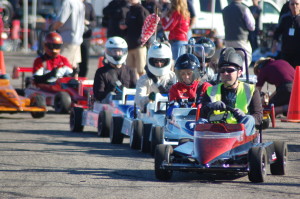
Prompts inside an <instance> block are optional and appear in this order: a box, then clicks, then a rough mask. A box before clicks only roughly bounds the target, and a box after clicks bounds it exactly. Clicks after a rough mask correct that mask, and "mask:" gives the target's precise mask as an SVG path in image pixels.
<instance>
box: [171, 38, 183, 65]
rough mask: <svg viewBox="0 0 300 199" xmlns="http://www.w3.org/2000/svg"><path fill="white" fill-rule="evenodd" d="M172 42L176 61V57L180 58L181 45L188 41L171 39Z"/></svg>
mask: <svg viewBox="0 0 300 199" xmlns="http://www.w3.org/2000/svg"><path fill="white" fill-rule="evenodd" d="M170 44H171V48H172V54H173V60H174V61H176V59H177V58H178V53H179V49H180V46H181V45H183V44H187V41H177V40H171V41H170Z"/></svg>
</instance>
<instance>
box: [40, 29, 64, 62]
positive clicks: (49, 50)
mask: <svg viewBox="0 0 300 199" xmlns="http://www.w3.org/2000/svg"><path fill="white" fill-rule="evenodd" d="M62 44H63V39H62V37H61V36H60V34H58V33H57V32H50V33H48V34H47V35H46V36H45V38H44V47H45V52H46V54H47V55H49V56H51V57H55V56H56V55H58V54H59V53H60V49H61V46H62Z"/></svg>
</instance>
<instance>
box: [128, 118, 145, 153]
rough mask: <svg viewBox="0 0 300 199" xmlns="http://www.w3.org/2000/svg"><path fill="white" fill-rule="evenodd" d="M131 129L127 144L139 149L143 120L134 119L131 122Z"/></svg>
mask: <svg viewBox="0 0 300 199" xmlns="http://www.w3.org/2000/svg"><path fill="white" fill-rule="evenodd" d="M131 129H132V131H131V135H130V143H129V146H130V148H132V149H140V148H141V139H142V131H143V122H142V121H141V120H134V121H133V123H132V128H131Z"/></svg>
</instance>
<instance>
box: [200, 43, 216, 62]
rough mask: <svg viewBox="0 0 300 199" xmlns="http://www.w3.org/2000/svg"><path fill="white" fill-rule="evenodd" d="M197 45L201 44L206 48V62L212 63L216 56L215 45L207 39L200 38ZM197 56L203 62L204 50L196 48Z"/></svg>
mask: <svg viewBox="0 0 300 199" xmlns="http://www.w3.org/2000/svg"><path fill="white" fill-rule="evenodd" d="M196 44H201V45H202V46H203V47H204V56H205V62H210V58H211V57H212V56H213V55H214V54H215V51H216V46H215V43H214V42H213V41H212V40H210V39H209V38H207V37H200V39H199V40H198V41H197V42H196ZM195 55H196V56H197V57H198V58H199V60H200V62H202V50H201V49H199V47H197V46H196V47H195Z"/></svg>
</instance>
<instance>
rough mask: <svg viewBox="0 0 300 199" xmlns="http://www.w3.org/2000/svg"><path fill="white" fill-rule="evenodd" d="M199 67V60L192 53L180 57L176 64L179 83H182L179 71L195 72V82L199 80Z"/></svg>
mask: <svg viewBox="0 0 300 199" xmlns="http://www.w3.org/2000/svg"><path fill="white" fill-rule="evenodd" d="M199 67H200V63H199V60H198V58H197V57H196V56H195V55H193V54H190V53H186V54H183V55H181V56H179V57H178V58H177V60H176V63H175V67H174V68H175V74H176V76H177V79H178V81H179V82H182V79H181V77H180V74H179V71H180V70H184V69H191V70H193V81H194V80H196V79H198V78H199V75H200V74H199Z"/></svg>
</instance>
